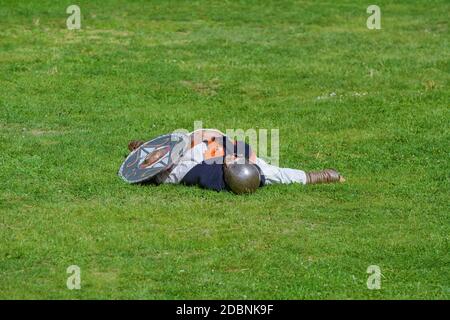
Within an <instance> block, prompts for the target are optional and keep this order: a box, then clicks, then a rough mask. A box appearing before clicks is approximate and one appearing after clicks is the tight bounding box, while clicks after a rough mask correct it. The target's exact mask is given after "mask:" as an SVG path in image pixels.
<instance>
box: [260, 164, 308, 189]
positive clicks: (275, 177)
mask: <svg viewBox="0 0 450 320" xmlns="http://www.w3.org/2000/svg"><path fill="white" fill-rule="evenodd" d="M256 164H257V165H258V167H259V168H260V169H261V171H262V174H263V175H264V177H265V178H266V185H268V184H275V183H284V184H288V183H302V184H306V174H305V171H302V170H297V169H289V168H279V167H276V166H273V165H270V164H268V163H267V162H265V161H264V160H262V159H260V158H257V159H256Z"/></svg>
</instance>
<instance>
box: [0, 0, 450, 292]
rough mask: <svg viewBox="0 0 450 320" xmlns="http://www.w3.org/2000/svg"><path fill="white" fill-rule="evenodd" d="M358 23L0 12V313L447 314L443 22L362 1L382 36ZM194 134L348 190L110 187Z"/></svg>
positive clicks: (135, 7)
mask: <svg viewBox="0 0 450 320" xmlns="http://www.w3.org/2000/svg"><path fill="white" fill-rule="evenodd" d="M71 4H77V5H79V6H80V8H81V14H82V25H81V30H67V28H66V19H67V17H68V16H69V15H68V14H66V8H67V7H68V6H69V5H71ZM370 4H373V3H371V2H367V1H350V0H348V1H326V2H325V1H323V2H319V1H277V2H275V1H273V2H272V1H264V2H263V1H223V0H222V1H208V2H206V1H179V2H175V1H170V2H169V1H149V2H147V1H133V2H131V1H130V2H125V1H109V0H108V1H92V0H90V1H84V0H83V1H81V0H80V1H77V2H76V3H74V2H73V1H72V0H70V1H17V2H16V1H12V0H10V1H5V0H0V146H1V152H0V181H1V183H0V298H3V299H15V298H49V299H54V298H64V299H90V298H94V299H99V298H101V299H103V298H106V299H117V298H125V299H168V298H175V299H184V298H194V299H197V298H200V299H204V298H227V299H228V298H236V299H260V298H264V299H266V298H274V299H329V298H337V299H360V298H362V299H366V298H367V299H381V298H387V299H403V298H406V299H412V298H418V299H435V298H444V299H449V298H450V254H449V252H450V250H449V249H450V247H449V234H450V210H449V207H450V203H449V202H450V201H449V191H450V190H449V147H450V136H449V120H450V117H449V101H450V89H449V88H450V87H449V72H450V67H449V59H450V50H449V30H448V20H449V12H450V3H449V2H448V1H445V0H442V1H406V0H405V1H395V3H394V2H393V1H384V0H383V1H377V2H376V4H377V5H379V6H380V8H381V27H382V29H381V30H369V29H368V28H367V27H366V19H367V18H368V16H369V14H368V13H366V8H367V7H368V6H369V5H370ZM195 120H201V121H203V125H204V127H208V128H218V129H220V130H226V129H227V128H242V129H244V130H246V129H249V128H256V129H257V128H267V129H269V130H270V129H273V128H278V129H279V130H280V150H281V152H280V153H281V155H280V164H281V166H286V167H294V168H301V169H305V170H314V169H322V168H326V167H334V168H337V169H339V170H340V171H341V172H342V173H343V174H344V175H345V177H346V178H347V182H346V183H344V184H340V185H319V186H307V187H305V186H302V185H279V186H270V187H265V188H262V189H260V190H259V191H258V192H257V193H256V194H253V195H251V196H235V195H232V194H229V193H226V192H223V193H216V192H213V191H205V190H202V189H199V188H195V187H185V186H167V185H164V186H133V185H127V184H125V183H124V182H123V181H122V180H121V179H120V178H118V177H117V175H116V173H117V170H118V168H119V166H120V164H121V162H122V161H123V159H124V156H125V154H126V144H127V142H128V140H130V139H134V138H144V139H145V138H147V139H149V138H152V137H154V136H157V135H160V134H163V133H168V132H171V131H172V130H174V129H176V128H186V129H190V130H191V129H193V123H194V121H195ZM70 265H78V266H79V267H80V268H81V286H82V288H81V290H68V289H67V287H66V279H67V277H68V276H69V275H68V274H67V273H66V269H67V267H68V266H70ZM369 265H378V266H379V267H380V268H381V272H382V274H383V276H382V280H381V281H382V282H381V289H380V290H368V289H367V286H366V281H367V278H368V276H369V275H368V274H367V273H366V269H367V267H368V266H369Z"/></svg>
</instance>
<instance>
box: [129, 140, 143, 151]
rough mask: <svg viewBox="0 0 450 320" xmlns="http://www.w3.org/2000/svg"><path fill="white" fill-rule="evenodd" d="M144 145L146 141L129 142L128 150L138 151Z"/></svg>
mask: <svg viewBox="0 0 450 320" xmlns="http://www.w3.org/2000/svg"><path fill="white" fill-rule="evenodd" d="M143 144H144V141H142V140H131V141H130V142H128V150H130V152H131V151H133V150H136V149H137V148H139V147H140V146H141V145H143Z"/></svg>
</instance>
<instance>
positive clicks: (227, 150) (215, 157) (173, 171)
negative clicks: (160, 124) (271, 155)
mask: <svg viewBox="0 0 450 320" xmlns="http://www.w3.org/2000/svg"><path fill="white" fill-rule="evenodd" d="M142 144H144V141H140V140H133V141H131V142H130V143H129V144H128V149H129V150H130V152H132V151H134V150H136V149H138V148H139V147H140V146H141V145H142ZM164 154H165V151H163V149H161V151H158V150H157V151H155V152H152V153H151V154H150V155H149V157H148V158H147V159H146V162H148V163H149V164H153V163H155V162H156V161H158V159H160V158H161V157H163V156H164ZM152 181H154V182H156V183H158V184H159V183H181V184H185V185H197V186H200V187H202V188H206V189H212V190H216V191H222V190H231V191H233V192H234V193H237V194H241V193H251V192H254V191H256V189H257V188H258V187H262V186H264V185H270V184H275V183H284V184H289V183H301V184H316V183H334V182H343V181H345V180H344V178H343V177H342V176H341V175H340V174H339V173H338V172H337V171H336V170H334V169H326V170H322V171H318V172H305V171H302V170H297V169H289V168H279V167H276V166H273V165H270V164H268V163H266V162H265V161H264V160H262V159H260V158H258V157H257V156H256V154H255V153H254V152H253V151H252V150H251V148H250V146H249V145H248V144H246V143H244V142H242V141H230V139H229V138H227V137H226V136H225V135H224V134H223V133H222V132H220V131H218V130H212V129H201V130H196V131H194V132H192V133H191V134H190V148H189V152H186V153H184V154H183V156H182V157H181V158H180V159H179V160H178V161H177V162H176V163H174V164H173V165H172V166H170V167H169V168H167V169H166V170H164V171H162V172H160V173H158V174H157V175H156V176H154V177H153V178H152Z"/></svg>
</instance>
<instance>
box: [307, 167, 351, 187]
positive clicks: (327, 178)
mask: <svg viewBox="0 0 450 320" xmlns="http://www.w3.org/2000/svg"><path fill="white" fill-rule="evenodd" d="M344 181H345V179H344V177H343V176H341V174H340V173H339V172H337V171H336V170H334V169H325V170H322V171H316V172H306V184H317V183H335V182H344Z"/></svg>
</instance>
